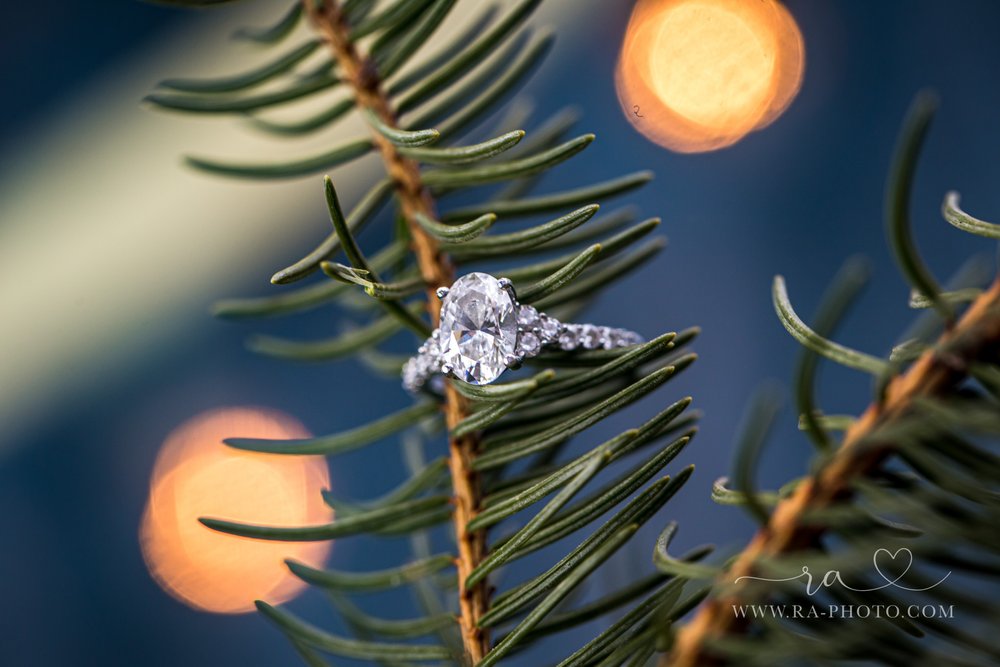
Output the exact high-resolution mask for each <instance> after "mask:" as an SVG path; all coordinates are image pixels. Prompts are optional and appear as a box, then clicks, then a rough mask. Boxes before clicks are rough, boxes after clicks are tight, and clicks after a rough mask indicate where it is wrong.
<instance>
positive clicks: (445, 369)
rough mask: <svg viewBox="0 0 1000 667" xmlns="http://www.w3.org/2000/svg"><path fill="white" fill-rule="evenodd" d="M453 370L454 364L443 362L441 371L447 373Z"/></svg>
mask: <svg viewBox="0 0 1000 667" xmlns="http://www.w3.org/2000/svg"><path fill="white" fill-rule="evenodd" d="M453 370H455V367H454V366H452V365H451V364H441V372H442V373H444V374H445V375H447V374H448V373H450V372H452V371H453Z"/></svg>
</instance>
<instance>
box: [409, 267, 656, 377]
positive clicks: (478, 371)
mask: <svg viewBox="0 0 1000 667" xmlns="http://www.w3.org/2000/svg"><path fill="white" fill-rule="evenodd" d="M437 294H438V296H439V297H440V298H441V301H442V303H441V325H440V326H439V327H438V328H437V329H435V330H434V332H433V333H432V334H431V336H430V338H428V339H427V341H426V342H425V343H424V344H423V345H421V346H420V349H419V350H418V354H417V355H416V356H415V357H412V358H411V359H410V360H409V361H407V362H406V364H405V365H404V366H403V386H404V387H405V388H406V389H407V390H409V391H417V390H419V389H420V388H421V387H422V386H423V385H424V384H426V383H427V381H428V380H430V378H431V377H433V376H435V375H437V374H439V373H444V374H449V373H450V374H451V375H453V376H454V377H456V378H458V379H460V380H463V381H465V382H468V383H470V384H476V385H483V384H489V383H491V382H493V381H494V380H496V379H497V378H498V377H499V376H500V375H501V374H502V373H503V372H504V371H505V370H507V369H508V368H516V367H518V366H520V365H521V363H522V362H523V361H524V360H525V359H528V358H530V357H534V356H537V355H538V354H540V353H541V352H542V351H543V350H561V351H566V352H571V351H573V350H598V349H605V350H608V349H612V348H616V347H625V346H627V345H635V344H636V343H641V342H642V338H641V337H640V336H639V335H638V334H636V333H635V332H632V331H628V330H625V329H617V328H612V327H603V326H596V325H593V324H567V323H563V322H560V321H559V320H557V319H555V318H554V317H551V316H549V315H546V314H545V313H540V312H538V311H537V310H536V309H535V308H533V307H532V306H528V305H522V304H520V303H518V301H517V298H516V295H515V292H514V287H513V285H511V283H510V281H509V280H506V279H503V278H501V279H497V278H494V277H493V276H491V275H489V274H486V273H470V274H468V275H465V276H462V277H461V278H459V279H458V280H456V281H455V284H454V285H452V286H451V287H450V288H439V289H438V292H437Z"/></svg>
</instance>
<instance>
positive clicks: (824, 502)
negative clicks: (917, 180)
mask: <svg viewBox="0 0 1000 667" xmlns="http://www.w3.org/2000/svg"><path fill="white" fill-rule="evenodd" d="M998 348H1000V279H998V280H997V281H995V282H994V283H993V286H992V287H991V288H990V289H989V290H988V291H986V292H984V293H983V294H982V295H980V297H979V298H977V299H976V300H975V301H974V302H973V303H972V305H971V306H970V307H969V309H968V310H967V311H966V312H965V314H964V315H963V316H962V318H961V320H959V322H958V323H957V324H956V325H955V326H954V327H952V328H951V329H949V330H948V331H946V332H945V333H944V334H943V335H942V336H941V338H940V339H939V340H938V342H937V344H936V345H935V346H933V347H931V348H930V349H928V350H927V351H925V352H924V353H923V354H922V355H921V356H920V358H919V359H918V360H917V362H916V363H915V364H914V365H913V366H912V367H911V368H910V369H909V371H908V372H906V373H905V374H903V375H900V376H897V377H896V378H894V379H893V380H892V381H891V382H890V383H889V385H888V387H887V388H886V392H885V398H884V400H882V401H877V402H875V403H872V404H871V405H870V406H869V407H868V409H867V410H866V411H865V412H864V414H863V415H862V416H861V418H860V419H859V420H857V421H856V422H855V423H854V424H853V425H852V426H851V428H849V429H848V431H847V433H846V435H845V437H844V442H843V445H842V446H841V448H840V449H839V450H837V452H836V453H835V454H834V455H833V456H832V458H831V459H830V461H829V463H828V464H827V465H825V466H823V468H822V469H821V470H819V471H818V472H817V473H816V475H815V476H814V477H813V478H811V479H807V480H806V481H804V482H802V483H801V484H800V485H799V486H798V488H797V489H796V490H795V492H794V493H793V494H792V496H791V497H789V498H787V499H785V500H782V501H780V502H779V503H778V504H777V506H776V507H775V510H774V512H773V513H772V514H771V518H770V520H769V521H768V523H767V525H766V526H765V527H763V528H761V529H760V531H758V533H757V535H756V536H755V537H754V539H753V540H752V541H751V542H750V544H748V545H747V547H746V548H745V549H744V550H743V551H742V552H741V553H740V555H739V556H738V557H737V558H736V559H735V560H734V561H733V563H732V565H731V566H730V567H729V568H728V569H727V570H726V571H725V573H724V574H723V575H722V580H724V583H725V584H726V585H727V586H730V585H731V584H732V582H734V581H736V580H737V579H738V578H739V577H742V576H747V575H751V574H753V572H754V568H755V564H756V563H757V561H758V560H759V559H761V558H763V557H769V556H775V555H777V554H781V553H786V552H789V551H794V550H796V549H801V548H803V547H806V546H809V545H811V544H813V543H815V541H816V539H817V537H818V534H817V533H818V531H819V530H820V528H818V527H817V526H816V525H815V523H809V522H806V521H804V517H805V515H806V514H807V513H810V512H814V511H816V510H818V509H822V508H825V507H829V506H830V505H831V504H833V503H834V502H836V501H839V500H842V499H843V498H844V495H845V494H848V493H850V490H849V487H850V484H851V483H852V482H853V480H855V479H857V478H859V477H861V476H863V475H865V474H866V473H868V472H870V471H871V470H873V469H874V468H875V467H876V466H878V464H879V463H880V462H882V461H883V460H884V459H885V457H886V456H887V455H889V454H890V453H891V452H892V446H891V445H883V446H881V447H874V448H873V447H867V446H862V444H861V443H867V436H868V435H869V434H871V433H873V432H875V431H876V430H878V429H881V428H883V427H885V426H886V425H888V424H891V423H892V422H893V421H895V420H897V419H898V418H899V417H900V416H901V415H904V414H906V413H907V411H909V410H910V409H911V408H913V406H914V404H915V402H917V401H919V400H920V399H924V398H933V397H940V396H945V395H947V394H949V393H950V392H951V391H953V390H954V389H955V388H956V387H957V386H958V384H959V383H961V382H962V381H963V380H964V379H966V378H967V377H968V374H969V369H970V368H971V367H972V366H973V364H974V363H975V362H976V361H978V360H980V359H982V358H983V357H984V356H986V355H995V354H996V351H997V349H998ZM743 588H746V586H741V585H740V584H735V585H732V586H731V589H730V590H731V592H729V593H727V595H726V596H724V597H719V598H714V599H711V600H710V601H709V602H707V603H706V604H705V605H704V606H703V607H702V608H701V610H700V611H699V612H698V614H697V615H696V616H695V617H694V618H693V619H692V620H691V622H690V623H688V624H686V625H685V626H684V627H683V628H682V629H681V630H680V631H679V632H678V634H677V641H676V644H675V647H674V650H673V652H672V653H671V654H670V655H669V656H665V657H664V658H663V660H662V661H661V663H660V664H661V665H664V667H666V666H667V665H670V667H690V666H693V665H702V664H709V663H710V662H711V661H710V660H709V659H708V658H707V656H706V655H705V653H704V647H705V646H706V645H707V644H708V643H710V642H711V641H713V640H716V639H719V638H721V637H724V636H725V635H726V634H727V633H730V632H734V631H736V630H738V621H739V619H737V618H736V616H735V615H734V614H733V613H732V608H733V607H732V605H734V604H740V603H741V602H743V601H745V599H744V598H743V597H742V596H741V589H743Z"/></svg>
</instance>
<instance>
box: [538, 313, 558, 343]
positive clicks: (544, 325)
mask: <svg viewBox="0 0 1000 667" xmlns="http://www.w3.org/2000/svg"><path fill="white" fill-rule="evenodd" d="M540 326H541V329H542V338H543V339H544V340H545V341H546V342H552V341H554V340H556V339H557V338H559V332H560V331H562V327H561V326H560V324H559V320H555V319H553V318H551V317H549V316H548V315H542V316H541V325H540Z"/></svg>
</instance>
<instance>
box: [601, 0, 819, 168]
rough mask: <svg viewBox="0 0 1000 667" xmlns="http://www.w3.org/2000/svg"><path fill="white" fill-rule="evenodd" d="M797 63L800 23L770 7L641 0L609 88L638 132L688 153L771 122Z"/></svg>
mask: <svg viewBox="0 0 1000 667" xmlns="http://www.w3.org/2000/svg"><path fill="white" fill-rule="evenodd" d="M804 65H805V49H804V46H803V43H802V35H801V33H800V32H799V29H798V25H796V23H795V19H794V18H792V16H791V14H789V13H788V10H787V9H785V7H784V6H783V5H782V4H780V3H779V2H775V1H774V0H639V1H638V2H637V3H636V6H635V9H634V10H633V12H632V17H631V18H630V20H629V24H628V29H627V31H626V33H625V40H624V42H623V44H622V50H621V54H620V56H619V59H618V67H617V69H616V72H615V86H616V88H617V91H618V99H619V101H620V103H621V105H622V109H623V110H624V111H625V114H626V116H627V117H628V119H629V120H630V121H631V122H632V124H633V125H635V127H636V128H637V129H638V130H639V131H640V132H642V133H643V134H644V135H646V136H647V137H648V138H649V139H651V140H653V141H655V142H656V143H658V144H660V145H661V146H665V147H666V148H670V149H671V150H675V151H678V152H681V153H695V152H701V151H710V150H715V149H718V148H723V147H725V146H729V145H731V144H733V143H735V142H737V141H739V140H740V139H741V138H742V137H744V136H745V135H746V134H747V133H749V132H752V131H753V130H757V129H760V128H763V127H765V126H766V125H768V124H770V123H771V122H773V121H774V120H775V119H776V118H777V117H778V116H780V115H781V113H782V112H783V111H784V110H785V109H786V108H787V107H788V105H789V104H791V102H792V100H793V99H794V98H795V94H796V93H797V92H798V90H799V87H800V86H801V84H802V73H803V70H804Z"/></svg>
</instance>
